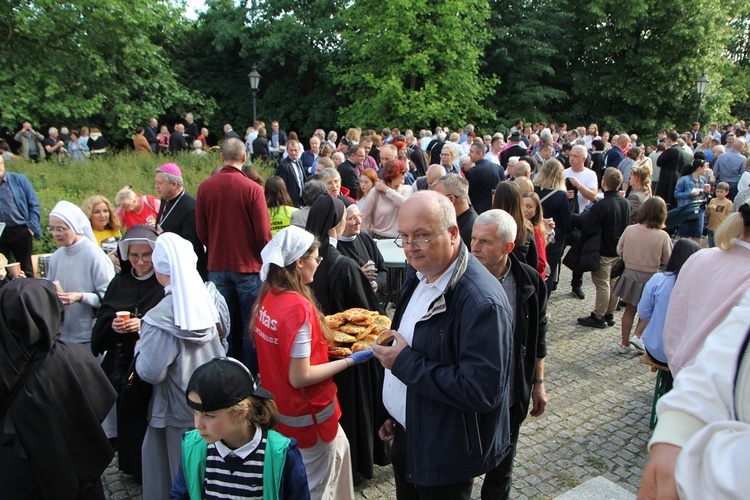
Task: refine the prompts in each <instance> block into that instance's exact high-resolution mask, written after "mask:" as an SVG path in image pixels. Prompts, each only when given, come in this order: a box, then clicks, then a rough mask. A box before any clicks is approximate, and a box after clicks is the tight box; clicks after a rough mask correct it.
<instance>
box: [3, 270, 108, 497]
mask: <svg viewBox="0 0 750 500" xmlns="http://www.w3.org/2000/svg"><path fill="white" fill-rule="evenodd" d="M62 313H63V305H62V303H61V302H60V299H58V298H57V292H56V291H55V285H53V284H52V283H51V282H49V281H47V280H39V279H16V280H13V281H11V282H10V283H8V284H7V285H5V286H3V287H2V288H1V289H0V485H2V487H0V498H14V499H15V498H49V499H61V500H65V499H75V498H80V499H104V490H103V488H102V484H101V475H102V472H104V470H105V469H106V468H107V466H108V465H109V463H110V461H111V460H112V457H113V455H114V451H113V450H112V447H111V446H110V444H109V441H108V440H107V436H106V434H105V433H104V430H103V429H102V426H101V422H102V420H104V417H105V416H106V415H107V412H109V410H110V408H112V405H113V404H114V402H115V398H116V393H115V390H114V389H113V388H112V385H111V384H110V383H109V380H107V377H106V376H105V375H104V372H102V370H101V368H100V367H99V363H97V361H96V358H94V356H92V355H91V352H90V351H89V349H88V348H87V347H85V346H82V345H76V344H69V343H66V342H63V341H61V340H59V339H60V332H61V328H62Z"/></svg>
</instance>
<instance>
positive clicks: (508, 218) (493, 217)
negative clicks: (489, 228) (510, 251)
mask: <svg viewBox="0 0 750 500" xmlns="http://www.w3.org/2000/svg"><path fill="white" fill-rule="evenodd" d="M477 224H495V225H496V226H497V232H496V234H497V237H498V238H500V241H502V242H503V243H509V242H511V241H516V233H517V232H518V225H517V224H516V221H515V220H514V219H513V216H512V215H510V214H509V213H508V212H506V211H505V210H500V209H498V208H493V209H492V210H487V211H486V212H482V213H481V214H480V215H479V216H478V217H477V218H476V220H475V221H474V225H475V226H476V225H477Z"/></svg>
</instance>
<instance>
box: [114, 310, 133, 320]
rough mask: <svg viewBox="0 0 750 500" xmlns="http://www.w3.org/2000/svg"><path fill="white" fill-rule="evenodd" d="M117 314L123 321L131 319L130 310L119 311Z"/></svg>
mask: <svg viewBox="0 0 750 500" xmlns="http://www.w3.org/2000/svg"><path fill="white" fill-rule="evenodd" d="M115 315H116V316H117V317H118V318H120V319H121V320H123V321H128V320H129V319H130V311H117V312H116V313H115Z"/></svg>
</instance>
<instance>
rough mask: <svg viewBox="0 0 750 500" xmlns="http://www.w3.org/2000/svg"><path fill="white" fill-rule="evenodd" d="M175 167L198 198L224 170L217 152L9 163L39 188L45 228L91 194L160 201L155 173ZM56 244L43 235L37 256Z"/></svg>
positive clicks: (265, 169) (260, 165) (264, 167)
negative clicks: (67, 205) (62, 206)
mask: <svg viewBox="0 0 750 500" xmlns="http://www.w3.org/2000/svg"><path fill="white" fill-rule="evenodd" d="M169 162H174V163H176V164H177V165H179V166H180V170H181V171H182V175H183V179H184V181H185V189H187V191H188V192H189V193H190V194H192V195H193V196H195V193H196V192H197V191H198V186H199V185H200V183H201V182H202V181H203V180H204V179H206V178H207V177H208V176H209V175H210V174H211V171H212V170H213V169H214V168H216V167H220V166H222V165H223V162H222V161H221V158H220V157H219V154H218V153H211V154H208V155H204V156H196V155H191V154H189V153H182V154H180V155H178V156H174V157H173V156H161V155H159V156H157V155H148V156H146V155H136V154H135V153H133V152H123V153H117V154H112V155H109V156H107V158H104V159H99V158H96V159H92V160H86V161H81V162H70V161H69V162H67V163H64V164H58V163H56V162H54V161H47V162H42V163H30V162H23V161H19V162H13V163H6V165H5V168H6V169H7V170H8V171H9V172H16V173H19V174H24V175H25V176H26V177H28V179H29V181H30V182H31V185H32V186H33V187H34V190H35V191H36V194H37V196H39V202H40V204H41V221H40V224H41V226H42V228H45V227H46V226H47V223H48V217H49V213H50V211H51V210H52V208H54V206H55V204H56V203H57V202H58V201H60V200H67V201H70V202H71V203H75V204H76V205H79V206H80V204H81V203H82V202H83V200H85V199H86V198H88V197H89V196H91V195H94V194H100V195H102V196H105V197H106V198H108V199H109V200H110V201H111V202H112V203H114V198H115V194H117V191H119V190H120V189H121V188H122V187H123V186H126V185H129V186H132V187H133V190H134V191H135V192H136V193H140V194H151V195H154V196H157V194H156V191H155V190H154V170H155V169H156V168H158V167H159V166H160V165H162V164H164V163H169ZM255 167H256V170H258V172H259V173H260V175H261V176H262V177H263V178H264V179H267V178H268V177H269V176H270V175H273V164H272V163H270V162H256V165H255ZM56 248H57V247H56V245H55V243H54V241H53V240H52V237H51V236H50V235H49V234H48V233H47V232H46V231H44V236H43V238H42V239H39V240H34V253H35V254H37V253H50V252H54V251H55V249H56Z"/></svg>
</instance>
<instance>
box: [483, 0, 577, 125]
mask: <svg viewBox="0 0 750 500" xmlns="http://www.w3.org/2000/svg"><path fill="white" fill-rule="evenodd" d="M490 6H491V9H492V14H491V16H490V19H489V21H488V23H489V27H490V34H491V35H492V42H491V43H490V44H489V45H488V47H487V50H486V53H485V58H484V59H485V61H486V63H487V65H486V66H485V67H484V71H485V72H490V71H491V72H494V73H497V74H498V75H500V76H501V81H500V84H499V85H498V86H497V87H496V92H495V94H494V95H492V96H490V97H489V98H488V100H487V104H488V106H489V107H490V109H495V110H497V116H498V119H499V120H500V123H503V124H512V123H514V122H515V121H516V120H518V119H519V118H523V119H524V120H526V121H537V120H549V119H551V118H555V117H556V116H558V113H559V112H560V111H562V110H561V109H560V105H561V104H563V103H564V102H566V101H567V99H568V95H569V89H570V83H569V81H568V79H567V74H566V71H565V66H566V62H567V56H566V54H563V53H562V52H561V48H562V47H564V46H565V44H566V43H567V40H568V39H569V38H570V25H571V20H572V18H573V12H574V10H573V9H570V6H569V5H567V4H566V3H565V2H560V1H555V0H533V1H532V0H520V1H515V2H500V1H493V2H491V3H490ZM503 128H504V127H503Z"/></svg>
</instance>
